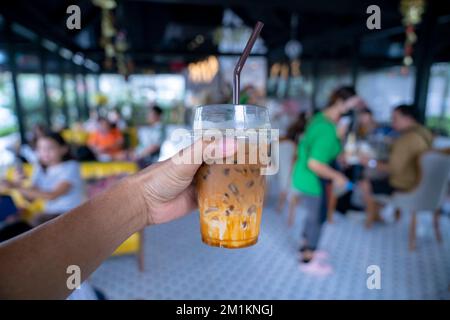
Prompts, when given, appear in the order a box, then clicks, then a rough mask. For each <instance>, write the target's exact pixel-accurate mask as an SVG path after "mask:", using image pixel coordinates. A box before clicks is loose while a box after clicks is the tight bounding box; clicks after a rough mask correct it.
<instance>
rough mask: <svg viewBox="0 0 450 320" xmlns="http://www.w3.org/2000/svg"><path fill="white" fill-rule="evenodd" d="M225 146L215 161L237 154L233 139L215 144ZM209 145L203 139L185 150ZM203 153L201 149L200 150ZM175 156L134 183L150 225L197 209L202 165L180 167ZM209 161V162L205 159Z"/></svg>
mask: <svg viewBox="0 0 450 320" xmlns="http://www.w3.org/2000/svg"><path fill="white" fill-rule="evenodd" d="M211 143H213V144H215V145H216V146H217V147H221V148H222V150H223V153H222V154H221V155H218V156H217V157H214V156H211V157H210V158H211V159H219V158H222V157H223V158H226V157H229V156H231V155H233V154H234V153H235V152H236V145H235V143H234V141H233V140H229V139H225V140H218V141H216V142H211ZM208 144H209V143H208V142H205V141H202V140H199V141H197V142H195V143H194V144H193V145H191V146H189V147H188V148H186V149H184V150H183V153H188V154H193V150H194V149H195V148H196V147H200V148H204V147H206V146H207V145H208ZM200 150H201V149H200ZM173 159H174V157H172V158H170V159H168V160H165V161H162V162H158V163H155V164H153V165H151V166H149V167H147V168H146V169H144V170H142V171H141V172H140V173H139V174H137V175H136V176H134V177H133V178H132V179H133V181H131V183H132V184H134V185H135V186H136V187H137V188H136V190H135V191H136V197H138V198H139V199H140V205H139V206H140V208H141V210H142V211H143V212H144V214H146V218H147V223H146V224H147V225H151V224H160V223H165V222H168V221H171V220H174V219H177V218H179V217H182V216H183V215H185V214H187V213H189V212H191V211H192V210H194V209H195V208H196V207H197V197H196V192H195V187H194V185H193V184H192V181H193V178H194V175H195V173H196V172H197V170H198V169H199V168H200V165H201V164H177V163H175V161H174V160H173ZM203 160H206V159H203Z"/></svg>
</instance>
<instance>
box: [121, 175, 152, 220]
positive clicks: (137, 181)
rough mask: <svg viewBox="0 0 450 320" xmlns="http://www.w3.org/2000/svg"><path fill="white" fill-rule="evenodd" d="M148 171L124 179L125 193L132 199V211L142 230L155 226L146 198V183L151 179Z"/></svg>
mask: <svg viewBox="0 0 450 320" xmlns="http://www.w3.org/2000/svg"><path fill="white" fill-rule="evenodd" d="M147 171H148V170H141V171H140V172H139V173H137V174H134V175H132V176H130V177H128V178H126V179H124V185H123V188H124V189H126V191H125V192H127V193H128V194H129V195H128V196H127V197H128V199H132V201H131V202H132V205H133V207H132V210H130V211H133V212H134V213H135V215H136V216H137V217H136V219H137V220H139V224H140V225H141V227H142V228H143V227H147V226H149V225H152V224H153V223H152V221H151V219H150V209H151V207H150V205H149V203H148V201H149V200H148V199H147V198H146V197H145V182H146V181H147V180H148V179H151V177H148V174H149V173H148V172H147Z"/></svg>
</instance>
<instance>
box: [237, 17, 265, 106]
mask: <svg viewBox="0 0 450 320" xmlns="http://www.w3.org/2000/svg"><path fill="white" fill-rule="evenodd" d="M263 27H264V23H262V22H261V21H258V22H256V25H255V27H254V28H253V32H252V34H251V36H250V38H249V39H248V41H247V44H246V45H245V48H244V51H243V52H242V54H241V56H240V57H239V60H238V62H237V63H236V66H235V67H234V78H233V104H239V91H240V82H241V71H242V68H243V67H244V64H245V61H247V58H248V56H249V55H250V52H251V51H252V48H253V45H254V44H255V41H256V39H257V38H258V36H259V33H260V32H261V29H262V28H263Z"/></svg>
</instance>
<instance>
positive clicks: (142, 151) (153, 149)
mask: <svg viewBox="0 0 450 320" xmlns="http://www.w3.org/2000/svg"><path fill="white" fill-rule="evenodd" d="M162 114H163V111H162V109H161V108H160V107H158V106H154V107H153V108H152V109H150V112H149V113H148V116H147V121H148V124H149V125H148V126H142V127H140V128H139V129H138V146H137V148H136V150H135V153H134V160H135V161H136V162H137V163H138V164H139V166H140V167H141V168H143V167H146V166H148V165H150V164H152V163H154V162H156V161H157V160H158V155H159V151H160V148H161V144H162V143H163V140H164V126H163V124H162V122H161V118H162Z"/></svg>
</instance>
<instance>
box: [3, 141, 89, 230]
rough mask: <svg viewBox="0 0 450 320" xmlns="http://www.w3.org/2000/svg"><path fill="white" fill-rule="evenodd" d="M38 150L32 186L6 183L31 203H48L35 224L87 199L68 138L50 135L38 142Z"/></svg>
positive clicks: (5, 183) (5, 184) (4, 183)
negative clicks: (66, 139) (39, 200)
mask: <svg viewBox="0 0 450 320" xmlns="http://www.w3.org/2000/svg"><path fill="white" fill-rule="evenodd" d="M36 151H37V155H38V158H39V163H38V164H36V165H35V166H34V168H33V176H32V178H31V187H29V188H25V187H22V183H20V182H12V183H11V182H9V183H7V182H3V183H2V186H3V187H7V188H14V189H17V190H18V191H19V192H20V193H21V194H22V195H23V196H24V197H25V198H27V199H28V200H35V199H44V200H45V208H44V212H43V213H42V214H41V215H40V216H38V217H37V219H35V221H34V223H33V224H34V225H38V224H41V223H43V222H46V221H48V220H50V219H52V218H55V217H57V216H58V215H60V214H62V213H65V212H67V211H70V210H72V209H73V208H75V207H77V206H79V205H80V204H81V203H82V202H83V201H84V200H85V193H84V182H83V180H82V178H81V174H80V167H79V165H78V163H77V162H76V161H74V160H71V158H70V156H69V147H68V145H67V144H66V142H65V141H64V139H63V138H62V137H61V136H60V135H59V134H57V133H52V132H51V133H46V134H45V135H44V136H42V137H40V138H39V139H38V141H37V149H36Z"/></svg>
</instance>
